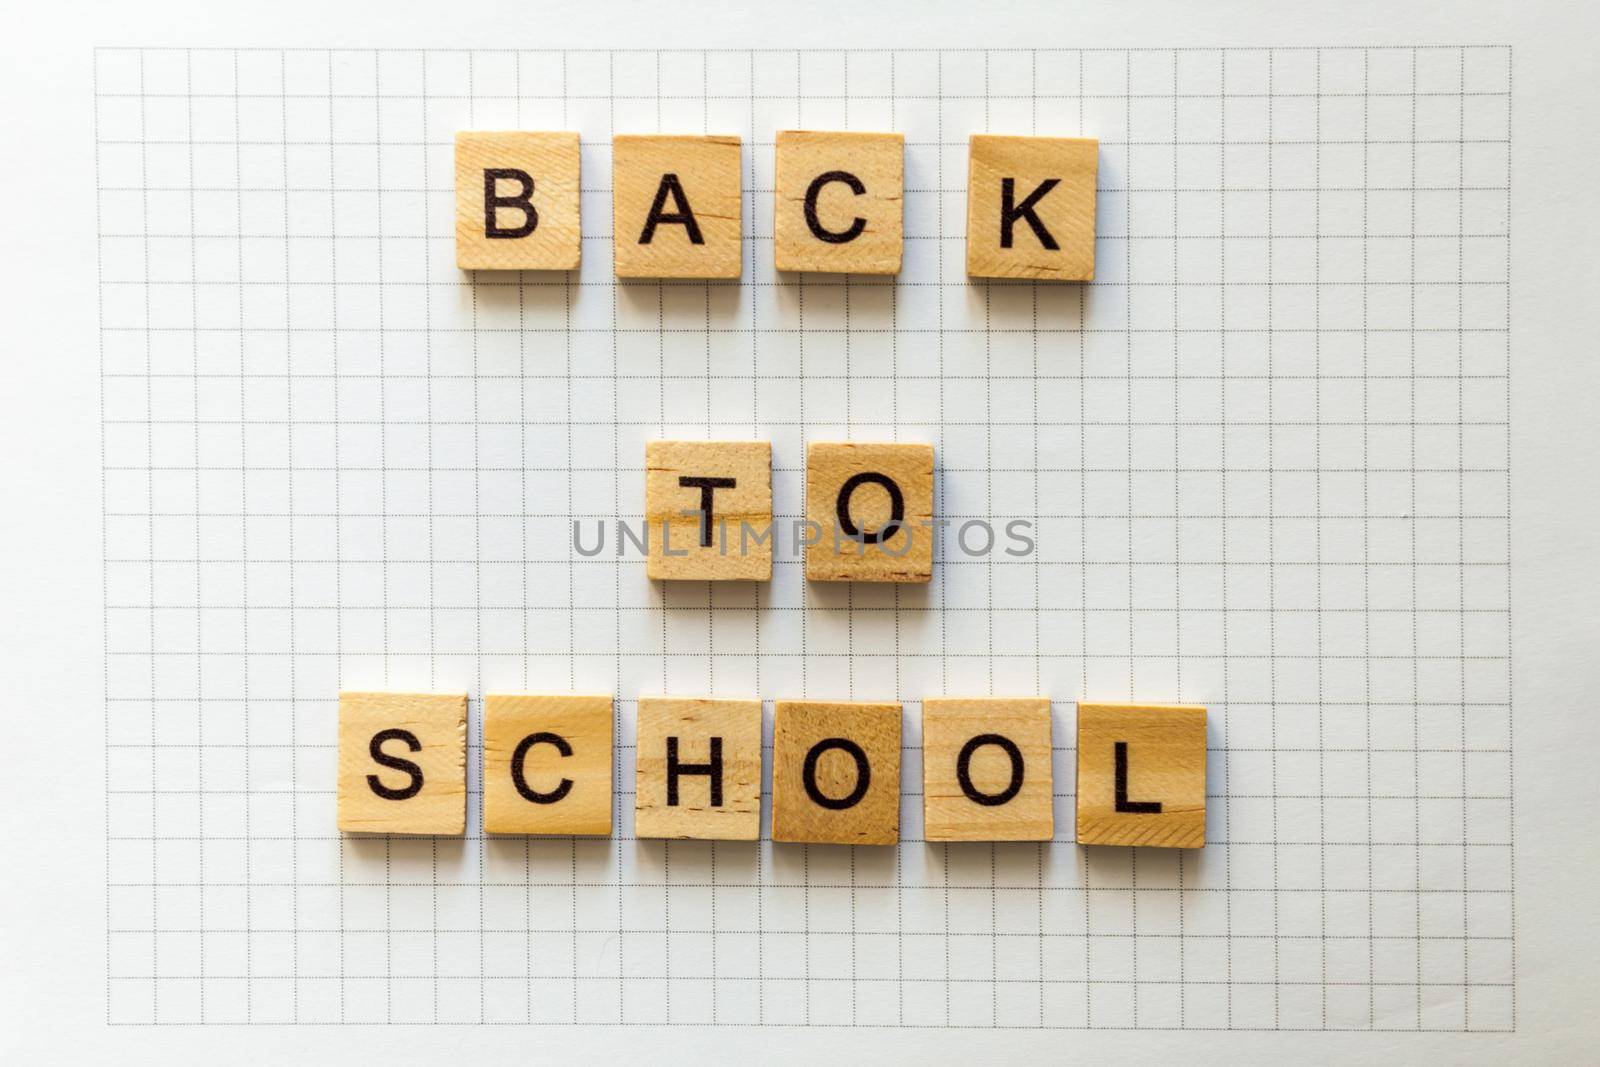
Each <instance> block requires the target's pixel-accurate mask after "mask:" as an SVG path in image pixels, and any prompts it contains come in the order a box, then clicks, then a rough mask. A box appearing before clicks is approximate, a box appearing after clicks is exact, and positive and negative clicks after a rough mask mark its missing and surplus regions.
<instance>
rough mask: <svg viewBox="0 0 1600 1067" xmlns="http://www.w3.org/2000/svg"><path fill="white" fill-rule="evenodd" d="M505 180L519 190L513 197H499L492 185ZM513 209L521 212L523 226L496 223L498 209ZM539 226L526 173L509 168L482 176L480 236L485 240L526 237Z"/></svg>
mask: <svg viewBox="0 0 1600 1067" xmlns="http://www.w3.org/2000/svg"><path fill="white" fill-rule="evenodd" d="M501 178H504V179H505V180H506V181H510V182H516V183H518V184H519V185H521V186H522V192H520V193H518V194H517V195H516V196H498V195H496V193H495V186H494V183H495V181H496V180H498V179H501ZM503 207H514V208H520V209H521V210H522V216H523V218H522V225H520V226H512V227H502V226H501V225H500V224H499V223H498V222H497V221H496V220H495V211H496V209H498V208H503ZM538 225H539V213H538V212H537V211H535V210H534V208H533V176H532V175H530V174H529V173H528V172H527V171H525V170H516V169H514V168H511V167H506V168H494V169H486V170H484V172H483V235H484V236H485V237H526V236H528V234H530V233H532V232H533V231H534V228H535V227H536V226H538Z"/></svg>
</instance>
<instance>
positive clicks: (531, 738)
mask: <svg viewBox="0 0 1600 1067" xmlns="http://www.w3.org/2000/svg"><path fill="white" fill-rule="evenodd" d="M534 745H549V746H551V747H552V748H554V749H555V750H556V751H557V752H559V753H561V755H562V756H563V757H566V756H570V755H572V746H571V745H570V744H568V743H567V739H566V738H565V737H562V736H561V735H560V734H552V733H546V732H541V733H537V734H529V735H528V736H527V737H524V738H523V739H522V740H521V741H518V742H517V750H516V751H515V752H513V753H512V754H511V784H512V785H514V786H516V787H517V792H519V793H521V794H522V799H523V800H527V801H531V802H532V803H534V804H554V803H555V802H556V801H558V800H560V799H561V798H562V797H564V796H566V795H567V794H568V793H570V792H572V779H571V778H563V779H561V781H559V782H557V783H556V787H555V788H554V789H552V790H550V792H548V793H541V792H539V791H538V790H537V789H535V788H533V787H532V786H530V785H529V784H528V779H527V776H526V775H524V773H523V768H522V765H523V763H524V762H525V761H526V760H527V758H528V749H530V748H532V747H533V746H534Z"/></svg>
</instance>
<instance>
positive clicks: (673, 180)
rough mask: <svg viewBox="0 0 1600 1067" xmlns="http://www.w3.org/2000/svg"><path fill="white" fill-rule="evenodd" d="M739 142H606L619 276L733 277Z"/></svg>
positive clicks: (737, 256) (628, 137) (737, 250)
mask: <svg viewBox="0 0 1600 1067" xmlns="http://www.w3.org/2000/svg"><path fill="white" fill-rule="evenodd" d="M742 200H743V196H742V195H741V187H740V174H739V138H737V137H681V136H665V135H658V134H652V135H639V134H618V135H617V136H616V137H615V138H613V139H612V142H611V205H612V218H613V234H612V238H611V243H612V251H613V254H614V255H615V259H616V272H617V277H619V278H737V277H739V274H740V271H741V269H742V267H743V264H744V242H743V240H742V238H741V236H740V217H741V214H742V206H741V205H742Z"/></svg>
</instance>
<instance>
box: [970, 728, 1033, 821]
mask: <svg viewBox="0 0 1600 1067" xmlns="http://www.w3.org/2000/svg"><path fill="white" fill-rule="evenodd" d="M984 745H996V746H998V747H999V748H1000V750H1001V751H1002V752H1004V753H1005V754H1006V755H1007V756H1010V757H1011V781H1010V782H1009V783H1007V785H1006V787H1005V788H1004V789H1002V790H1000V792H998V793H985V792H983V791H982V790H980V789H979V788H978V787H977V786H975V785H973V784H972V754H973V753H974V752H976V751H978V749H980V748H982V747H983V746H984ZM956 781H958V782H960V783H961V791H962V792H963V793H965V794H967V799H968V800H971V801H972V802H973V803H975V804H982V805H984V806H985V807H990V808H993V807H998V806H999V805H1001V804H1004V803H1005V802H1006V801H1008V800H1010V799H1011V798H1012V797H1014V796H1016V795H1017V794H1018V793H1020V792H1022V750H1021V749H1019V748H1017V743H1016V742H1015V741H1013V740H1011V738H1009V737H1002V736H1000V735H999V734H979V735H978V736H977V737H974V738H972V739H971V740H969V741H968V742H967V743H966V744H964V745H962V746H961V754H960V755H959V756H957V757H956Z"/></svg>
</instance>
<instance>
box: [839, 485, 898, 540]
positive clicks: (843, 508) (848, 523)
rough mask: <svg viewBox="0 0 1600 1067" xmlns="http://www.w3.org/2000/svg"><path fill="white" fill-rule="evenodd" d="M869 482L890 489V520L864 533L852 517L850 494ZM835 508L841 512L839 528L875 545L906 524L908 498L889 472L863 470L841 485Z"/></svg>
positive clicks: (845, 533)
mask: <svg viewBox="0 0 1600 1067" xmlns="http://www.w3.org/2000/svg"><path fill="white" fill-rule="evenodd" d="M868 482H871V483H872V484H873V485H881V486H883V487H884V488H885V489H886V490H888V491H889V521H888V522H886V523H884V524H883V527H882V528H881V529H878V530H874V531H873V532H872V533H862V532H861V530H860V529H859V528H858V527H857V526H856V524H855V522H854V520H852V519H851V518H850V496H851V494H853V493H854V492H855V491H856V487H857V486H862V485H866V484H867V483H868ZM834 510H836V511H837V512H838V513H839V529H841V530H843V531H844V535H845V536H846V537H853V538H855V539H856V540H858V541H860V542H861V543H862V544H864V545H875V544H877V543H878V542H879V541H881V540H883V539H884V537H885V536H886V535H887V536H889V537H893V536H894V535H895V533H896V532H898V531H899V529H900V527H901V526H902V525H903V524H904V522H905V517H906V498H905V497H904V496H903V495H901V492H900V487H899V486H898V485H896V484H895V482H894V479H893V478H890V477H889V476H888V475H887V474H879V473H878V472H877V471H862V472H861V473H860V474H852V475H851V476H850V477H849V478H847V479H845V483H844V484H843V485H841V486H840V487H839V500H838V504H837V505H836V507H835V509H834Z"/></svg>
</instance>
